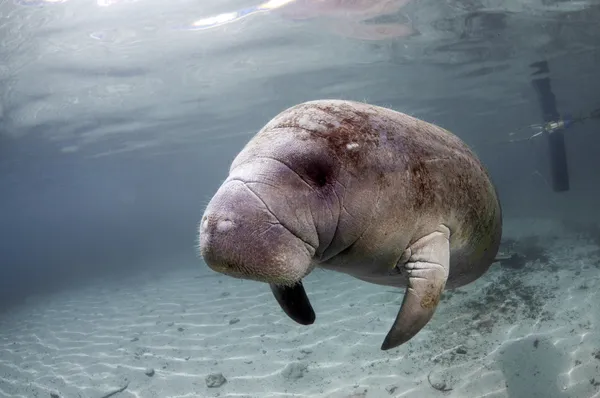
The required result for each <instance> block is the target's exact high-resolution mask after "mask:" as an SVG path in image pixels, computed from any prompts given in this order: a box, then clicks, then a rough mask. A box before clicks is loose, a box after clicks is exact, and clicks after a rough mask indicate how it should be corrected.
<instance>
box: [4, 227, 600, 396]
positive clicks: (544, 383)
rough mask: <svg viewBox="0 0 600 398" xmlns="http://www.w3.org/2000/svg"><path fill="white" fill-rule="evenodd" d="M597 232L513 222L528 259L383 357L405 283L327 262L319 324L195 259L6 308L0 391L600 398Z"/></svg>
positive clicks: (452, 301)
mask: <svg viewBox="0 0 600 398" xmlns="http://www.w3.org/2000/svg"><path fill="white" fill-rule="evenodd" d="M598 231H600V230H598V229H596V230H595V229H586V230H583V229H577V228H571V227H566V226H565V225H563V224H562V223H559V222H553V221H544V220H508V221H506V222H505V233H504V236H505V239H506V240H507V244H506V245H505V247H508V246H510V247H511V249H512V250H514V251H516V252H522V253H524V256H525V258H526V260H527V261H526V262H524V263H522V264H521V265H522V268H511V267H509V266H506V265H499V264H495V265H493V266H492V268H491V269H490V271H489V272H488V273H487V274H486V275H485V276H484V277H482V278H481V279H479V280H478V281H476V282H474V283H472V284H471V285H468V286H467V287H463V288H461V289H459V290H456V291H454V292H447V293H446V295H445V298H444V300H443V301H442V302H441V304H440V306H439V308H438V310H437V312H436V314H435V316H434V318H433V320H432V321H431V322H430V323H429V324H428V325H427V326H426V327H425V329H424V330H422V331H421V332H420V333H419V334H418V335H417V336H416V337H415V338H414V339H413V340H411V341H410V342H409V343H407V344H406V345H403V346H401V347H400V348H398V349H394V350H390V351H386V352H384V351H381V350H380V348H379V347H380V345H381V343H382V341H383V338H384V336H385V334H386V333H387V331H388V329H389V328H390V326H391V325H392V322H393V320H394V318H395V316H396V313H397V311H398V308H399V305H400V301H401V299H402V290H398V291H394V290H393V289H390V288H386V287H380V286H376V285H371V284H367V283H364V282H361V281H358V280H354V279H352V278H350V277H348V276H345V275H341V274H336V273H332V272H325V271H316V272H314V273H313V274H311V275H310V276H309V277H308V278H307V279H306V280H305V287H306V289H307V293H308V295H309V297H310V298H311V301H312V303H313V306H314V308H315V312H316V313H317V320H316V322H315V324H313V325H312V326H308V327H306V326H300V325H296V324H294V323H293V322H292V321H291V320H289V319H288V318H287V317H286V316H285V315H284V314H283V312H282V311H281V310H280V309H279V307H278V306H277V304H276V302H275V300H274V299H273V298H272V296H271V292H270V290H269V289H268V287H267V286H266V285H263V284H259V283H256V282H250V281H241V280H236V279H232V278H227V277H221V276H217V275H216V274H214V273H213V272H212V271H210V270H208V269H207V268H206V266H205V265H204V264H203V263H201V262H200V261H198V263H197V265H196V266H190V267H179V266H176V265H174V264H165V270H164V271H163V272H160V273H157V272H155V271H153V272H152V273H150V272H148V273H146V274H145V275H141V276H139V277H128V278H125V279H122V280H119V281H110V282H106V281H98V282H97V283H95V284H92V285H88V286H85V287H81V288H79V289H78V290H71V291H64V292H61V293H58V294H53V295H52V296H50V297H38V298H31V299H30V300H28V301H27V302H26V303H25V304H23V305H20V306H18V307H14V308H13V309H12V310H10V311H9V312H8V313H5V314H3V315H2V317H1V318H0V397H27V398H30V397H54V398H56V397H61V398H68V397H85V398H88V397H89V398H100V397H107V396H109V395H110V394H111V393H113V392H114V394H113V395H112V397H115V398H131V397H161V398H167V397H415V398H417V397H418V398H423V397H461V398H469V397H497V398H500V397H511V398H533V397H544V398H553V397H561V398H567V397H572V398H575V397H577V398H584V397H585V398H587V397H600V293H599V292H600V247H599V246H598V244H599V243H600V232H598ZM536 237H537V238H536ZM511 239H512V240H514V242H513V244H512V245H511V244H509V243H510V240H511ZM516 266H517V267H518V266H519V264H517V265H516ZM146 373H148V374H151V375H146ZM215 374H221V375H222V377H223V378H221V377H220V376H213V377H209V375H215ZM207 377H208V379H207ZM225 380H226V381H225ZM208 382H210V383H212V384H214V385H215V386H213V387H208V386H207V383H208ZM223 382H224V383H223ZM221 383H223V384H221ZM219 384H221V385H220V386H216V385H219ZM119 390H122V391H120V392H117V391H119Z"/></svg>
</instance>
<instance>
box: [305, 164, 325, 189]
mask: <svg viewBox="0 0 600 398" xmlns="http://www.w3.org/2000/svg"><path fill="white" fill-rule="evenodd" d="M305 172H306V176H307V177H308V179H310V181H311V182H313V183H314V184H315V185H316V186H317V187H324V186H325V185H327V183H328V182H329V181H330V180H331V166H329V165H328V164H327V163H325V162H319V161H313V162H310V163H309V164H308V165H307V166H306V168H305Z"/></svg>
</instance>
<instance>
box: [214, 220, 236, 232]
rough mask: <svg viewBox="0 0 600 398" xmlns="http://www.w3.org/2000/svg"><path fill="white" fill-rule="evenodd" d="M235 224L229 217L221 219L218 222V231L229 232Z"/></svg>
mask: <svg viewBox="0 0 600 398" xmlns="http://www.w3.org/2000/svg"><path fill="white" fill-rule="evenodd" d="M234 226H235V224H234V223H233V221H231V220H229V219H224V220H220V221H219V222H218V223H217V228H216V229H217V232H227V231H229V230H230V229H232V228H233V227H234Z"/></svg>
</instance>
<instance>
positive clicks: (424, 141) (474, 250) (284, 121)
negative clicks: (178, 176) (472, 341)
mask: <svg viewBox="0 0 600 398" xmlns="http://www.w3.org/2000/svg"><path fill="white" fill-rule="evenodd" d="M501 232H502V215H501V208H500V203H499V201H498V198H497V195H496V191H495V188H494V186H493V184H492V182H491V181H490V178H489V176H488V174H487V172H486V171H485V169H484V167H483V166H482V164H481V163H480V161H479V160H478V159H477V157H476V156H475V155H474V154H473V152H471V150H470V149H469V148H468V147H467V146H466V145H465V144H464V143H463V142H462V141H461V140H460V139H459V138H457V137H456V136H454V135H453V134H451V133H449V132H448V131H446V130H444V129H442V128H440V127H437V126H434V125H432V124H429V123H426V122H424V121H421V120H418V119H415V118H413V117H410V116H408V115H405V114H402V113H399V112H395V111H392V110H390V109H386V108H381V107H377V106H372V105H368V104H364V103H358V102H351V101H340V100H320V101H311V102H307V103H303V104H299V105H296V106H294V107H292V108H289V109H287V110H285V111H283V112H282V113H280V114H279V115H277V116H276V117H275V118H274V119H272V120H271V121H270V122H269V123H268V124H267V125H266V126H265V127H264V128H263V129H262V130H261V131H260V132H259V133H258V134H256V136H254V138H252V139H251V140H250V142H248V144H247V145H246V146H245V148H244V149H243V150H242V151H241V152H240V153H239V154H238V155H237V157H236V158H235V160H234V161H233V164H232V165H231V169H230V171H229V177H228V178H227V179H226V180H225V182H223V184H222V185H221V187H220V188H219V190H218V191H217V193H216V194H215V195H214V197H213V198H212V200H211V201H210V203H209V204H208V206H207V208H206V210H205V212H204V216H203V217H202V221H201V223H200V236H199V241H200V253H201V255H202V256H203V258H204V260H205V262H206V263H207V264H208V266H209V267H210V268H212V269H213V270H215V271H217V272H221V273H223V274H226V275H230V276H233V277H236V278H244V279H252V280H256V281H261V282H266V283H269V284H270V286H271V290H272V291H273V293H274V295H275V298H276V299H277V301H278V303H279V304H280V305H281V307H282V309H283V310H284V311H285V312H286V313H287V314H288V315H289V316H290V317H291V318H292V319H294V320H295V321H297V322H299V323H301V324H311V323H313V322H314V319H315V315H314V312H313V309H312V307H311V305H310V302H309V301H308V298H307V296H306V294H305V291H304V288H303V286H302V282H301V281H302V278H304V277H305V276H306V275H308V274H309V273H310V272H311V271H312V270H313V269H314V268H315V267H320V268H324V269H329V270H334V271H338V272H343V273H345V274H349V275H352V276H354V277H356V278H358V279H361V280H364V281H367V282H371V283H375V284H379V285H386V286H394V287H407V289H406V293H405V295H404V300H403V302H402V305H401V308H400V311H399V313H398V316H397V318H396V321H395V322H394V325H393V327H392V328H391V330H390V331H389V332H388V335H387V336H386V338H385V340H384V343H383V345H382V347H381V348H382V349H384V350H387V349H390V348H394V347H397V346H399V345H401V344H403V343H405V342H406V341H408V340H410V339H411V338H412V337H413V336H414V335H416V334H417V333H418V332H419V330H421V328H423V327H424V326H425V325H426V324H427V322H428V321H429V320H430V319H431V317H432V316H433V313H434V311H435V309H436V307H437V304H438V302H439V300H440V296H441V293H442V291H443V289H444V288H455V287H458V286H462V285H465V284H467V283H470V282H472V281H474V280H475V279H477V278H478V277H480V276H481V275H482V274H483V273H484V272H485V271H486V270H487V269H488V268H489V266H490V265H491V264H492V262H493V261H494V257H495V255H496V253H497V252H498V247H499V244H500V237H501Z"/></svg>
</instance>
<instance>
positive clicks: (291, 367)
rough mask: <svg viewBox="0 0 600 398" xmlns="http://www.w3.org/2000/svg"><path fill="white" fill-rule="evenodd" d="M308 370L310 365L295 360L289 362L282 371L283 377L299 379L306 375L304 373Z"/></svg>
mask: <svg viewBox="0 0 600 398" xmlns="http://www.w3.org/2000/svg"><path fill="white" fill-rule="evenodd" d="M307 371H308V365H307V364H305V363H302V362H294V363H290V364H288V365H287V366H286V367H285V369H283V371H282V372H281V374H282V375H283V377H285V378H286V379H288V380H298V379H300V378H301V377H304V374H305V373H306V372H307Z"/></svg>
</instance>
